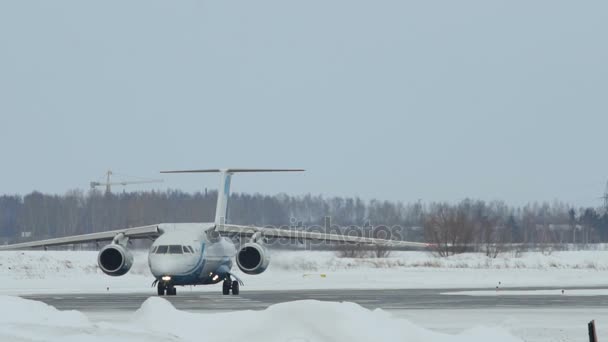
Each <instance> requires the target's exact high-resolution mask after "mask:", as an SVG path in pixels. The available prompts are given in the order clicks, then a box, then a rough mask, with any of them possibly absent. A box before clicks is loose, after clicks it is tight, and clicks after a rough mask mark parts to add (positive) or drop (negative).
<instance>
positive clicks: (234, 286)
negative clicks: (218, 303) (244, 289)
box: [222, 276, 240, 296]
mask: <svg viewBox="0 0 608 342" xmlns="http://www.w3.org/2000/svg"><path fill="white" fill-rule="evenodd" d="M239 287H240V286H239V282H238V281H236V280H235V281H232V279H231V278H230V276H228V277H227V278H226V279H224V283H223V284H222V294H223V295H229V294H230V290H232V294H233V295H235V296H236V295H238V294H239Z"/></svg>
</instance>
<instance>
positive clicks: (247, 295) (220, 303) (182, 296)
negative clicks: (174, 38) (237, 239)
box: [22, 288, 608, 312]
mask: <svg viewBox="0 0 608 342" xmlns="http://www.w3.org/2000/svg"><path fill="white" fill-rule="evenodd" d="M546 289H548V288H517V289H514V288H510V289H509V290H546ZM596 289H597V288H596ZM467 290H480V289H432V290H430V289H409V290H298V291H295V290H294V291H247V290H245V289H243V291H242V292H241V294H240V295H239V296H232V295H230V296H223V295H222V294H221V293H215V292H191V291H190V290H188V289H181V288H178V294H177V296H171V297H164V298H166V299H168V300H170V301H171V302H172V303H173V305H174V306H175V307H176V308H178V309H181V310H189V311H222V310H260V309H264V308H266V307H268V306H269V305H272V304H276V303H281V302H287V301H294V300H304V299H316V300H323V301H337V302H340V301H349V302H355V303H359V304H360V305H362V306H364V307H367V308H370V309H375V308H383V309H387V310H417V309H443V310H445V309H491V308H503V309H504V308H518V309H525V308H534V309H541V308H566V309H567V308H606V307H608V296H541V295H530V296H526V295H523V296H489V297H471V296H463V295H442V294H441V293H444V292H455V291H467ZM566 291H567V290H566ZM152 292H153V291H152V290H151V291H150V293H132V294H113V293H104V294H63V295H62V294H53V295H27V296H22V297H23V298H28V299H34V300H39V301H42V302H45V303H47V304H50V305H52V306H54V307H56V308H58V309H60V310H79V311H84V312H102V311H134V310H137V309H138V308H139V307H140V306H141V304H142V303H143V302H144V301H145V300H146V299H147V298H149V297H152V296H155V295H154V294H153V293H152Z"/></svg>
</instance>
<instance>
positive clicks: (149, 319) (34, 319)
mask: <svg viewBox="0 0 608 342" xmlns="http://www.w3.org/2000/svg"><path fill="white" fill-rule="evenodd" d="M0 307H1V308H2V310H3V312H10V313H11V314H10V315H7V314H3V315H0V341H11V342H26V341H27V342H29V341H49V342H52V341H61V342H65V341H81V342H94V341H104V342H105V341H125V342H126V341H129V342H136V341H142V342H143V341H146V342H154V341H163V342H165V341H184V342H186V341H196V342H199V341H218V342H220V341H252V342H255V341H265V342H266V341H281V342H284V341H290V342H315V341H331V342H340V341H344V342H357V341H361V342H368V341H434V342H452V341H453V342H465V341H466V342H477V341H479V342H482V341H483V342H485V341H494V342H519V341H522V340H520V339H518V338H516V337H514V336H512V335H510V334H509V333H508V332H507V331H505V330H504V329H502V328H499V327H475V328H472V329H469V330H465V331H463V332H460V333H458V334H455V335H451V334H445V333H439V332H434V331H431V330H427V329H424V328H421V327H419V326H417V325H415V324H413V323H411V322H409V321H408V320H406V319H403V318H396V317H394V316H393V315H391V314H390V313H388V312H385V311H383V310H379V309H378V310H373V311H371V310H368V309H365V308H363V307H361V306H359V305H357V304H353V303H331V302H319V301H312V300H309V301H299V302H289V303H282V304H277V305H273V306H270V307H268V308H267V309H266V310H263V311H235V312H228V313H204V314H201V313H189V312H184V311H179V310H177V309H175V308H174V307H173V306H172V305H171V303H169V302H168V301H166V300H165V299H161V298H155V297H151V298H149V299H148V300H147V301H146V302H144V303H143V305H142V307H141V308H140V309H139V310H138V311H137V312H135V313H133V314H130V315H128V316H127V317H124V318H123V319H122V320H121V321H119V322H117V321H111V322H103V321H102V322H92V321H91V320H89V319H88V318H87V316H86V315H84V314H83V313H80V312H78V311H58V310H56V309H55V308H53V307H51V306H48V305H46V304H44V303H41V302H36V301H30V300H25V299H21V298H18V297H10V296H0Z"/></svg>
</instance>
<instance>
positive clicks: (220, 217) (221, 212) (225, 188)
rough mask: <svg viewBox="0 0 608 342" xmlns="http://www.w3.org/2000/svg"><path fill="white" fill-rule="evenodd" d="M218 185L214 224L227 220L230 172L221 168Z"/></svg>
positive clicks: (223, 222) (220, 223)
mask: <svg viewBox="0 0 608 342" xmlns="http://www.w3.org/2000/svg"><path fill="white" fill-rule="evenodd" d="M220 174H221V180H220V187H219V189H218V191H217V205H216V206H215V221H214V222H215V224H216V225H222V224H225V223H227V222H228V198H229V197H230V181H231V179H232V173H230V172H228V170H221V171H220Z"/></svg>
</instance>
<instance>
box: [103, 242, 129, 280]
mask: <svg viewBox="0 0 608 342" xmlns="http://www.w3.org/2000/svg"><path fill="white" fill-rule="evenodd" d="M97 264H98V265H99V268H101V270H102V271H103V273H105V274H107V275H109V276H121V275H125V274H126V273H127V272H129V270H130V269H131V266H133V254H131V252H129V250H128V249H126V248H125V247H123V246H121V245H118V244H110V245H106V246H104V247H103V248H102V249H101V251H99V255H98V256H97Z"/></svg>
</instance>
